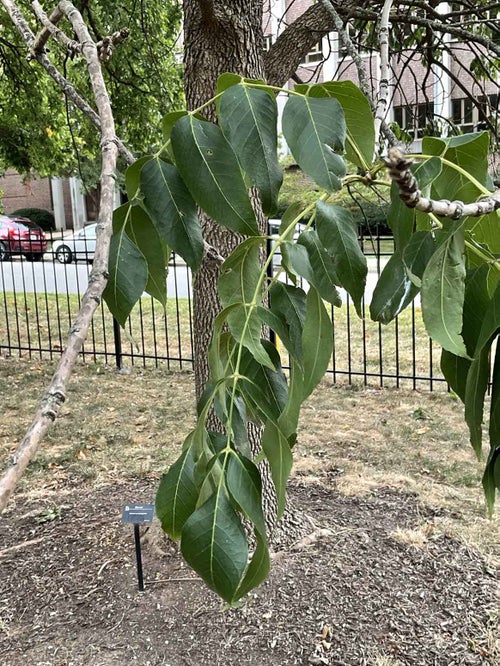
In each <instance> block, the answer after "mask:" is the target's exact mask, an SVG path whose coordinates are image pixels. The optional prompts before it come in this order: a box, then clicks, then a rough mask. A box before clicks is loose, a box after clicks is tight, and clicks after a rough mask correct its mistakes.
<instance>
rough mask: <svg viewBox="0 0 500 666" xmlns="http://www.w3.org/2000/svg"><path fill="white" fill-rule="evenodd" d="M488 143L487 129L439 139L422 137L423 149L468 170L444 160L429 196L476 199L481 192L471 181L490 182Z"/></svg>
mask: <svg viewBox="0 0 500 666" xmlns="http://www.w3.org/2000/svg"><path fill="white" fill-rule="evenodd" d="M489 145H490V134H489V132H480V133H470V134H463V135H461V136H455V137H449V138H446V139H441V138H437V137H424V139H423V142H422V152H423V153H425V154H427V155H437V156H441V157H444V158H445V159H446V160H448V161H450V162H453V163H454V164H457V165H458V166H459V167H461V168H462V169H463V170H464V171H465V172H466V173H467V174H468V176H467V175H465V174H464V173H460V172H459V171H457V170H456V169H453V168H452V167H450V166H448V165H446V164H443V167H442V171H441V174H440V175H439V177H438V178H436V179H435V180H434V182H433V187H432V197H433V198H434V199H448V200H450V201H452V200H455V199H458V200H461V201H475V200H476V198H477V197H478V196H479V195H480V194H482V192H481V190H480V189H479V188H478V187H477V185H476V184H474V183H473V182H472V181H471V178H470V177H472V178H474V179H476V180H477V181H478V183H479V184H481V185H483V186H484V187H488V186H489V185H490V178H489V176H488V152H489Z"/></svg>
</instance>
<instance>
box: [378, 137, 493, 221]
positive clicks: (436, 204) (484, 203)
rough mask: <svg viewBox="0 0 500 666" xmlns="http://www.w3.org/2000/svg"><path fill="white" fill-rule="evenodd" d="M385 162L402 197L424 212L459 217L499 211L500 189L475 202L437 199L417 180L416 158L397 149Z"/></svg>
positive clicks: (411, 205)
mask: <svg viewBox="0 0 500 666" xmlns="http://www.w3.org/2000/svg"><path fill="white" fill-rule="evenodd" d="M384 161H385V164H386V166H387V169H388V171H389V176H390V177H391V179H392V180H393V181H394V182H395V183H396V184H397V186H398V188H399V196H400V198H401V200H402V201H403V202H404V203H405V204H406V205H407V206H408V207H409V208H415V209H416V210H420V211H422V212H423V213H434V214H435V215H439V216H441V217H450V218H452V219H454V220H458V219H460V218H461V217H480V216H481V215H487V214H488V213H493V212H494V211H496V210H500V190H496V191H495V192H493V193H492V194H491V195H490V196H487V197H483V198H482V199H480V200H479V201H475V202H473V203H464V202H463V201H447V200H445V199H440V200H437V201H436V200H434V199H428V198H427V197H424V196H422V192H421V191H420V189H419V187H418V181H417V179H416V178H415V176H414V175H413V173H412V171H411V165H412V164H413V160H410V159H407V158H406V157H405V155H404V154H403V153H402V152H401V151H400V150H399V149H397V148H391V149H390V150H389V155H388V158H387V159H386V160H384Z"/></svg>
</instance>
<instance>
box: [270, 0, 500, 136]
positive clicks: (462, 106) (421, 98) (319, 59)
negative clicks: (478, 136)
mask: <svg viewBox="0 0 500 666" xmlns="http://www.w3.org/2000/svg"><path fill="white" fill-rule="evenodd" d="M313 1H314V0H265V4H264V21H263V29H264V37H265V45H266V48H269V47H270V46H271V44H272V43H273V42H274V41H275V40H276V38H277V36H278V35H279V34H280V33H281V32H282V31H283V30H284V29H285V27H286V26H287V25H289V24H290V23H292V22H293V21H294V20H295V19H296V18H298V17H299V16H301V15H302V14H303V13H304V11H305V10H306V9H307V8H308V7H310V5H311V4H312V2H313ZM450 9H451V6H450V5H449V4H447V3H441V5H439V7H438V10H441V11H442V13H447V12H449V11H450ZM490 14H491V16H490V17H489V18H490V19H491V20H492V21H498V20H499V19H500V10H499V9H498V8H494V9H492V10H490ZM447 42H448V46H449V48H450V50H451V54H450V53H446V52H443V56H442V57H443V65H444V69H443V68H440V69H437V68H436V69H435V70H432V71H431V73H430V76H429V73H428V71H427V68H426V67H424V65H423V64H422V62H421V60H420V59H419V56H418V55H417V54H416V53H415V51H414V50H411V51H407V52H404V51H403V52H402V53H399V54H398V55H397V56H393V57H392V61H391V69H392V81H391V86H392V87H391V90H392V93H391V98H390V103H389V106H388V110H387V118H386V119H387V121H388V122H392V121H395V122H397V124H398V125H399V126H400V127H401V128H403V129H405V130H406V131H407V132H408V133H409V134H410V136H411V137H412V138H413V139H414V142H415V144H416V145H415V146H414V148H415V149H419V140H420V139H421V137H422V135H423V133H424V130H425V128H426V126H428V125H429V123H431V122H439V126H440V127H441V128H442V131H443V132H445V133H446V127H447V125H448V126H449V125H450V123H452V124H453V125H454V126H456V127H459V128H460V129H461V130H462V131H463V132H472V131H475V130H478V129H483V127H484V120H485V117H486V116H488V117H490V118H491V117H493V118H495V117H496V119H497V122H498V117H499V106H500V95H499V90H500V87H499V84H500V79H497V80H496V81H494V80H486V81H483V82H481V83H480V84H478V82H477V81H476V80H475V79H474V77H473V76H472V75H471V74H470V73H469V71H468V69H469V65H470V64H471V61H472V59H473V58H474V56H475V55H477V53H476V54H474V53H472V52H471V51H470V50H468V49H467V47H466V46H465V45H464V44H463V43H460V42H458V41H453V40H452V39H448V40H447ZM476 50H477V49H476ZM360 55H361V57H362V60H363V61H364V63H365V66H366V70H367V73H368V75H369V78H370V79H371V83H372V92H373V96H374V97H375V96H376V92H377V89H378V80H379V68H380V58H379V55H378V53H377V52H376V51H373V50H372V51H370V49H368V48H367V49H365V50H363V49H361V51H360ZM408 62H410V63H411V64H410V66H408ZM446 69H448V70H449V73H448V74H446ZM297 76H298V78H299V79H300V80H302V81H304V82H305V83H309V82H311V83H313V82H321V81H330V80H345V79H349V80H351V81H354V82H355V83H358V75H357V70H356V67H355V65H354V64H353V62H352V59H351V58H350V57H349V56H348V54H347V53H346V50H345V49H344V48H343V47H342V44H341V43H340V40H339V38H338V35H337V33H330V34H328V35H326V36H325V37H323V39H322V40H320V41H319V42H318V43H317V44H316V45H315V46H314V47H313V48H312V49H311V51H310V52H309V53H308V54H307V55H306V57H305V58H304V62H303V63H301V65H300V66H299V68H298V70H297ZM454 78H456V79H458V80H459V84H457V83H456V82H454ZM396 82H397V85H396ZM291 85H292V86H293V82H291ZM466 91H467V92H466ZM467 93H469V94H470V95H472V96H473V97H475V99H476V100H477V102H478V104H477V105H475V104H474V103H473V102H472V100H471V99H470V97H469V95H467ZM284 101H285V98H284V96H283V100H282V103H284Z"/></svg>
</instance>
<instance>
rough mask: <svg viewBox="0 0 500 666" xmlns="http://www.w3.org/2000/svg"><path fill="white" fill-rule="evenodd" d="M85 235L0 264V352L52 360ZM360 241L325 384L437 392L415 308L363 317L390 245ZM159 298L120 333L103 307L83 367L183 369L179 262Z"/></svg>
mask: <svg viewBox="0 0 500 666" xmlns="http://www.w3.org/2000/svg"><path fill="white" fill-rule="evenodd" d="M91 232H92V229H90V230H89V228H86V234H87V236H89V237H87V238H84V239H83V240H82V242H81V243H80V245H79V246H78V245H76V240H75V239H74V238H72V235H71V234H68V233H67V232H65V234H64V236H63V235H62V233H61V232H54V233H53V234H48V237H49V238H48V241H49V243H48V249H47V251H46V252H45V254H44V255H43V259H42V258H41V257H35V261H33V258H34V257H33V253H26V254H29V255H30V259H31V260H28V259H27V258H26V257H25V256H24V255H23V254H13V255H12V256H7V257H5V258H4V260H3V261H0V353H1V354H4V355H5V354H8V355H19V356H28V357H37V358H50V359H52V358H55V357H57V356H58V355H59V354H60V352H61V350H62V348H63V346H64V344H65V339H66V335H67V333H68V331H69V329H70V327H71V326H72V323H73V320H74V318H75V315H76V313H77V311H78V308H79V305H80V301H81V297H82V295H83V293H84V291H85V288H86V285H87V279H88V274H89V272H90V261H91V259H92V256H93V250H94V243H95V241H94V239H93V238H92V233H91ZM77 240H78V239H77ZM80 240H81V239H80ZM360 242H361V245H362V248H363V251H364V253H365V255H366V257H367V261H368V266H369V274H368V284H367V291H366V305H364V306H363V307H364V309H365V310H366V315H367V316H366V317H364V318H363V319H359V318H358V316H357V314H356V312H355V310H354V307H353V306H352V304H351V303H350V302H349V299H348V297H347V296H346V295H345V294H344V295H343V300H344V301H345V302H344V304H343V306H342V308H333V309H332V320H333V327H334V353H333V356H332V361H331V365H330V368H329V370H328V373H327V377H330V378H331V379H332V380H333V381H334V382H337V381H347V382H349V383H351V382H363V383H364V384H367V385H378V386H382V385H386V386H391V385H392V386H407V387H412V388H429V389H431V390H432V389H433V388H434V387H435V385H436V382H439V383H440V384H442V386H443V387H446V384H445V383H444V380H443V378H442V375H441V373H440V370H439V351H438V349H437V348H436V347H435V346H434V345H433V344H432V342H431V341H430V340H429V338H428V336H427V335H426V333H425V330H424V327H423V323H422V320H421V314H420V304H419V301H418V300H417V301H416V302H415V303H414V304H413V305H412V306H411V307H410V308H408V310H407V311H405V312H404V313H402V314H401V315H400V316H399V317H398V319H397V320H396V321H394V322H392V323H391V324H389V325H388V326H382V325H380V324H378V323H375V322H372V321H371V320H370V319H369V316H368V303H369V301H370V297H371V294H372V292H373V288H374V285H375V283H376V280H377V277H378V275H379V274H380V272H381V270H382V268H383V266H384V265H385V262H386V261H387V259H388V257H389V256H390V255H391V253H392V251H393V243H392V239H391V238H388V237H384V236H380V235H378V234H377V233H376V230H375V232H374V233H373V234H372V235H370V236H364V237H362V238H360ZM62 248H63V249H62ZM68 250H69V253H68ZM36 259H42V260H36ZM168 295H169V298H168V302H167V307H166V309H165V310H163V308H162V307H161V305H159V304H158V303H157V302H155V301H153V299H151V298H150V297H149V296H144V297H143V298H142V299H141V300H140V302H139V303H138V305H137V306H136V308H135V309H134V311H133V312H132V314H131V316H130V318H129V320H128V322H127V326H126V327H125V329H124V330H120V329H119V327H118V326H117V325H116V322H114V320H113V317H112V316H111V314H110V313H109V311H108V310H107V308H106V306H105V305H104V304H102V305H101V306H100V308H99V310H98V311H97V313H96V316H95V317H94V320H93V322H92V325H91V329H90V331H89V336H88V339H87V341H86V343H85V345H84V348H83V350H82V358H83V360H84V361H88V362H104V363H108V364H112V363H116V364H118V365H121V364H122V363H123V364H129V365H139V364H140V365H141V366H144V367H146V366H151V365H153V366H156V367H159V366H163V367H166V368H168V369H172V370H174V369H189V368H191V367H192V364H193V327H192V284H191V275H190V271H189V269H188V268H187V267H186V265H185V264H184V263H183V261H182V260H180V259H179V258H178V257H172V260H171V262H170V266H169V271H168ZM284 362H285V363H286V358H285V359H284Z"/></svg>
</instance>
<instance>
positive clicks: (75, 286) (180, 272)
mask: <svg viewBox="0 0 500 666" xmlns="http://www.w3.org/2000/svg"><path fill="white" fill-rule="evenodd" d="M91 268H92V266H91V265H90V264H87V263H83V262H79V263H77V264H75V263H71V264H60V263H59V262H58V261H52V259H51V257H49V256H46V258H45V260H44V261H41V262H29V261H26V260H24V259H21V258H19V257H13V258H12V260H11V261H3V262H0V289H2V290H3V291H15V292H16V293H18V294H19V293H22V292H23V291H25V292H27V293H38V294H44V293H47V294H55V293H58V294H78V293H79V294H83V293H84V291H85V289H86V288H87V283H88V276H89V273H90V270H91ZM190 290H191V274H190V271H189V270H188V268H187V266H186V265H185V264H184V263H180V262H177V263H176V265H175V267H174V266H172V265H170V267H169V271H168V278H167V293H168V296H169V297H172V298H173V297H175V296H177V297H178V298H187V297H188V295H190Z"/></svg>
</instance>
